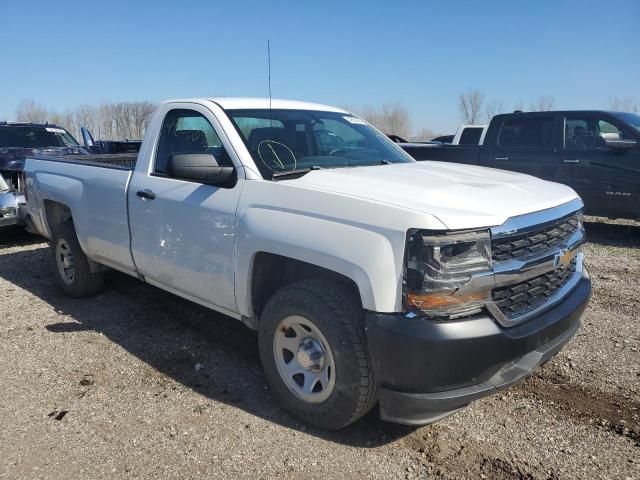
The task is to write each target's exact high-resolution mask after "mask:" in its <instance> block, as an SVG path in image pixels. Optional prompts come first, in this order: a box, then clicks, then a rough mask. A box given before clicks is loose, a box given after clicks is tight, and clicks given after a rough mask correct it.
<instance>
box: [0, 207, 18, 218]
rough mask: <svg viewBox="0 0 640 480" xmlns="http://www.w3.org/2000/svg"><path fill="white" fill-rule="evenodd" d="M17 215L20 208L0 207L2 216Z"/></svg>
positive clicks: (0, 215) (0, 216)
mask: <svg viewBox="0 0 640 480" xmlns="http://www.w3.org/2000/svg"><path fill="white" fill-rule="evenodd" d="M17 215H18V209H17V208H16V207H2V208H0V218H11V217H15V216H17Z"/></svg>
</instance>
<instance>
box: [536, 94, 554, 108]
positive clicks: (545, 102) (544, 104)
mask: <svg viewBox="0 0 640 480" xmlns="http://www.w3.org/2000/svg"><path fill="white" fill-rule="evenodd" d="M555 103H556V98H555V97H554V96H553V95H540V96H539V97H538V99H537V100H536V102H535V103H532V104H531V110H532V111H534V112H548V111H549V110H551V109H553V106H554V105H555Z"/></svg>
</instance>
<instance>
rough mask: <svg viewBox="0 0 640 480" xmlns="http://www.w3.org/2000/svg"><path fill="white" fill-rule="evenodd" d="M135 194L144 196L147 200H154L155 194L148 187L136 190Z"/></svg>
mask: <svg viewBox="0 0 640 480" xmlns="http://www.w3.org/2000/svg"><path fill="white" fill-rule="evenodd" d="M136 195H138V196H139V197H140V198H146V199H147V200H154V199H155V198H156V194H155V193H153V192H152V191H151V190H149V189H148V188H145V189H144V190H138V191H137V192H136Z"/></svg>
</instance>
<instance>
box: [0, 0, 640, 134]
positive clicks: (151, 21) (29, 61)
mask: <svg viewBox="0 0 640 480" xmlns="http://www.w3.org/2000/svg"><path fill="white" fill-rule="evenodd" d="M94 5H95V6H94ZM98 5H100V6H98ZM639 26H640V2H637V1H635V0H633V1H626V2H623V1H620V2H618V1H608V2H602V1H600V2H597V3H596V2H589V1H584V0H583V1H566V2H565V1H545V0H539V1H535V2H533V1H531V2H520V1H495V2H492V1H482V2H480V1H474V2H472V1H468V2H458V1H438V2H428V1H413V2H402V1H395V2H374V1H373V0H370V1H362V2H359V1H358V2H356V1H346V0H342V1H332V0H323V1H322V2H308V1H300V0H299V1H290V2H280V1H275V0H274V1H249V0H244V1H235V2H214V1H190V0H181V1H172V2H161V1H155V2H152V1H133V0H130V1H129V2H120V1H110V2H99V4H98V2H95V4H92V2H90V1H89V0H84V1H81V2H80V1H79V2H76V1H65V0H58V1H56V2H51V1H46V2H45V1H37V0H31V1H28V2H22V1H12V0H0V62H1V63H0V119H5V118H6V119H11V118H12V117H13V113H14V111H15V107H16V106H17V105H18V103H19V102H20V101H21V100H23V99H34V100H36V101H37V102H40V103H42V104H44V105H46V106H48V107H51V108H55V109H58V110H65V109H67V108H75V107H76V106H78V105H80V104H83V103H98V102H100V101H102V100H110V101H124V100H151V101H160V100H163V99H166V98H176V97H187V96H212V95H233V96H266V95H267V92H268V90H267V62H266V42H267V39H270V40H271V46H272V90H273V96H274V97H277V98H293V99H303V100H309V101H317V102H321V103H329V104H335V105H351V106H361V105H372V106H375V105H381V104H383V103H385V102H400V103H402V104H403V105H404V106H406V107H407V108H408V109H409V111H410V114H411V120H412V126H413V130H414V131H418V130H419V129H421V128H430V129H432V130H436V131H438V132H444V133H448V132H449V131H452V130H454V129H455V127H456V125H457V124H458V123H460V118H459V113H458V109H457V97H458V94H459V93H460V92H463V91H466V90H468V89H470V88H477V89H480V90H481V91H483V92H484V93H485V94H486V98H487V100H492V99H498V100H500V101H502V102H503V104H504V106H505V109H507V110H511V109H512V107H513V106H514V105H515V104H516V103H518V102H522V103H523V104H524V105H525V106H528V105H529V103H530V102H532V101H533V100H535V98H536V97H538V96H539V95H542V94H546V95H553V96H554V97H555V99H556V107H557V108H567V109H568V108H571V109H573V108H576V109H579V108H603V107H606V106H607V104H608V99H609V98H610V97H614V96H618V97H628V96H635V97H638V98H640V61H639V59H640V52H639V51H638V49H639V47H640V41H639V39H640V35H639V33H638V31H639V29H638V27H639Z"/></svg>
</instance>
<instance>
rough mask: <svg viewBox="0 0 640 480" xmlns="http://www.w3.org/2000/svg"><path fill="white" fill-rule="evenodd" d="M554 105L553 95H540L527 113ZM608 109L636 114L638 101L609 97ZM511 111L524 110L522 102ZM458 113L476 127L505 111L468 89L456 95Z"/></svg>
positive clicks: (499, 103) (639, 104)
mask: <svg viewBox="0 0 640 480" xmlns="http://www.w3.org/2000/svg"><path fill="white" fill-rule="evenodd" d="M555 104H556V99H555V97H554V96H553V95H540V96H539V97H538V98H537V99H536V100H535V101H533V102H531V103H530V104H529V111H530V112H548V111H549V110H553V109H554V107H555ZM608 108H609V110H614V111H619V112H632V113H638V112H639V111H640V99H638V98H636V97H611V98H609V101H608ZM513 110H521V111H523V110H525V105H524V102H516V103H515V104H514V106H513ZM458 111H459V113H460V118H461V120H462V122H463V123H465V124H469V125H476V124H478V123H489V122H490V121H491V119H492V118H493V117H494V116H495V115H498V114H500V113H505V111H506V110H505V108H504V103H503V102H502V101H501V100H490V101H487V98H486V95H485V94H484V93H483V92H481V91H480V90H478V89H470V90H468V91H466V92H464V93H461V94H460V95H458Z"/></svg>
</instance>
